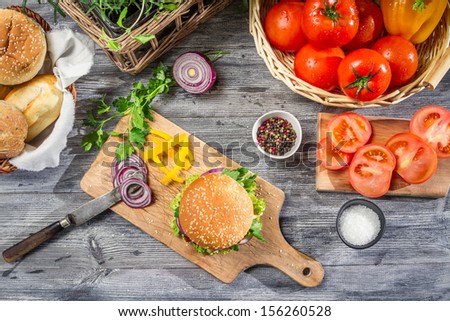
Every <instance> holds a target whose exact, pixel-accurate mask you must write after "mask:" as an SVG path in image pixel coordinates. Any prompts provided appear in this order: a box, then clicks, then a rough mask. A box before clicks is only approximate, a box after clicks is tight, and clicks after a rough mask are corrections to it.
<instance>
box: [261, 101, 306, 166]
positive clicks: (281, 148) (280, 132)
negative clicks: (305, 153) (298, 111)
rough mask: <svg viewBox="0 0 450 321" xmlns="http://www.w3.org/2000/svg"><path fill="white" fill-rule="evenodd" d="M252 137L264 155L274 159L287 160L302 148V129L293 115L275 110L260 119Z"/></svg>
mask: <svg viewBox="0 0 450 321" xmlns="http://www.w3.org/2000/svg"><path fill="white" fill-rule="evenodd" d="M252 136H253V141H254V142H255V144H256V146H257V147H258V150H259V151H260V152H261V153H262V154H264V155H266V156H269V157H271V158H273V159H286V158H289V157H291V156H292V155H294V154H295V152H296V151H297V150H298V148H299V147H300V143H301V141H302V127H301V126H300V122H299V121H298V119H297V118H296V117H295V116H294V115H292V114H291V113H289V112H287V111H283V110H273V111H270V112H268V113H266V114H264V115H262V116H261V117H259V118H258V120H257V121H256V122H255V125H253V131H252Z"/></svg>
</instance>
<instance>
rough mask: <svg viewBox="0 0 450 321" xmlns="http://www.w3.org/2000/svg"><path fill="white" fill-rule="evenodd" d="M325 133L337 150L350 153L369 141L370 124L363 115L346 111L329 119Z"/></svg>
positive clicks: (370, 133) (370, 134)
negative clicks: (329, 136)
mask: <svg viewBox="0 0 450 321" xmlns="http://www.w3.org/2000/svg"><path fill="white" fill-rule="evenodd" d="M327 135H331V143H332V144H333V147H334V148H335V149H336V150H337V151H339V152H343V153H350V154H352V153H354V152H356V150H357V149H358V148H360V147H362V146H364V145H365V144H366V143H367V142H368V141H369V139H370V137H371V136H372V126H371V125H370V122H369V121H368V120H367V118H366V117H364V116H363V115H360V114H357V113H354V112H346V113H342V114H340V115H337V116H335V117H334V118H333V119H331V120H330V122H329V123H328V130H327Z"/></svg>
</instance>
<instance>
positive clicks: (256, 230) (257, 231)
mask: <svg viewBox="0 0 450 321" xmlns="http://www.w3.org/2000/svg"><path fill="white" fill-rule="evenodd" d="M261 229H262V223H261V222H260V221H259V220H258V219H256V218H255V219H253V222H252V226H251V227H250V233H252V235H253V236H254V237H256V238H257V239H258V240H261V241H264V237H262V235H261Z"/></svg>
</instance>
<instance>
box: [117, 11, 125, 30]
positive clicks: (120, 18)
mask: <svg viewBox="0 0 450 321" xmlns="http://www.w3.org/2000/svg"><path fill="white" fill-rule="evenodd" d="M127 13H128V7H125V8H123V10H122V12H120V16H119V18H118V19H117V25H118V26H119V27H122V28H123V19H125V17H126V16H127Z"/></svg>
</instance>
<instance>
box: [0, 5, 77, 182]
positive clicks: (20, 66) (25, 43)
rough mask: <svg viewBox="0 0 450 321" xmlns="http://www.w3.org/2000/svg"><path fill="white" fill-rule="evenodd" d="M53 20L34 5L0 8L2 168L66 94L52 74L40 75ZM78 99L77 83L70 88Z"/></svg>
mask: <svg viewBox="0 0 450 321" xmlns="http://www.w3.org/2000/svg"><path fill="white" fill-rule="evenodd" d="M47 31H50V26H49V24H48V23H47V22H46V21H45V20H44V19H43V18H42V17H41V16H40V15H39V14H37V13H35V12H33V11H32V10H29V9H27V8H26V9H25V10H24V12H22V7H19V6H15V7H9V8H7V9H0V173H3V174H5V173H11V172H13V171H15V170H16V169H17V168H16V167H15V166H13V165H12V164H11V163H10V161H9V160H10V159H11V158H13V157H16V156H18V155H20V154H21V153H22V152H23V150H24V148H25V144H26V143H29V142H32V141H33V140H34V139H36V137H38V136H39V135H40V134H41V133H42V132H43V131H44V130H46V129H47V128H49V126H51V125H52V124H53V123H54V122H55V120H56V119H57V118H58V117H59V115H60V111H61V106H62V103H63V93H62V91H61V90H59V89H58V88H57V86H56V83H57V79H56V77H55V76H54V75H53V74H42V71H41V70H42V67H43V65H44V60H45V57H46V55H47V42H46V37H45V32H47ZM67 90H69V91H70V92H71V93H72V94H73V97H74V99H75V94H76V92H75V87H74V86H73V85H71V86H70V87H68V88H67Z"/></svg>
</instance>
